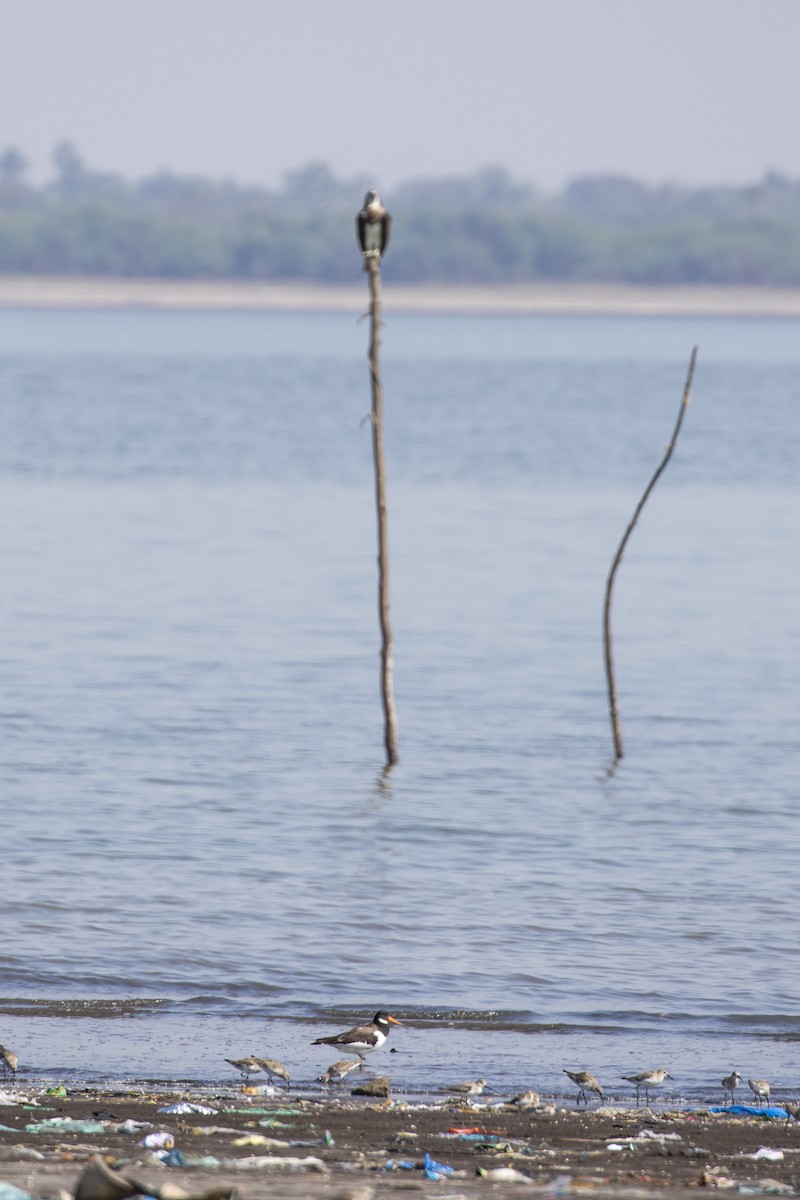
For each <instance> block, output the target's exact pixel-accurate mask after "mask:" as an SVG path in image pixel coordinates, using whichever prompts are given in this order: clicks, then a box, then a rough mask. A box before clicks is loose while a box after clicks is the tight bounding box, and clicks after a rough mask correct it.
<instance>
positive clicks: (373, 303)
mask: <svg viewBox="0 0 800 1200" xmlns="http://www.w3.org/2000/svg"><path fill="white" fill-rule="evenodd" d="M364 270H365V271H367V272H368V274H369V299H370V305H369V311H370V333H369V375H370V383H371V387H372V412H371V424H372V451H373V456H374V459H375V505H376V508H377V514H378V617H379V620H380V628H381V667H382V669H381V698H382V701H383V721H384V744H385V746H386V763H387V766H390V767H391V766H394V764H395V763H396V762H397V760H398V754H397V712H396V710H395V705H394V639H393V637H392V626H391V621H390V617H389V523H388V518H387V515H386V468H385V463H384V457H383V387H382V385H381V374H380V341H381V256H380V253H379V252H378V251H374V250H373V251H367V252H366V253H365V254H364Z"/></svg>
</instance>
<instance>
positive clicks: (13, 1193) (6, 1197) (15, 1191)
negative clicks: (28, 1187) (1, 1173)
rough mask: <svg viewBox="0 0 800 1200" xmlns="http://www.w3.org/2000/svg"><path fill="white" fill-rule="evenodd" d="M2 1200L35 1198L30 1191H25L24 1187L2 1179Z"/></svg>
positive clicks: (0, 1197) (0, 1182) (0, 1199)
mask: <svg viewBox="0 0 800 1200" xmlns="http://www.w3.org/2000/svg"><path fill="white" fill-rule="evenodd" d="M0 1200H33V1197H32V1196H31V1194H30V1192H23V1190H22V1188H18V1187H14V1184H13V1183H6V1182H5V1180H3V1179H0Z"/></svg>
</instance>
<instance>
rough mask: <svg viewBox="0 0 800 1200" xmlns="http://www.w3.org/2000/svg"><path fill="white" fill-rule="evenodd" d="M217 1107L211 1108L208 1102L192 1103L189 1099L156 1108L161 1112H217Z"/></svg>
mask: <svg viewBox="0 0 800 1200" xmlns="http://www.w3.org/2000/svg"><path fill="white" fill-rule="evenodd" d="M217 1111H218V1110H217V1109H216V1108H209V1107H208V1105H207V1104H192V1103H190V1101H188V1100H181V1101H180V1103H178V1104H165V1105H164V1107H163V1108H158V1109H156V1112H160V1113H181V1114H183V1113H206V1114H207V1115H208V1114H211V1113H216V1112H217Z"/></svg>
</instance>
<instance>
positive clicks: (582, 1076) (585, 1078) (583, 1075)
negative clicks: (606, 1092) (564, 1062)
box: [564, 1067, 603, 1104]
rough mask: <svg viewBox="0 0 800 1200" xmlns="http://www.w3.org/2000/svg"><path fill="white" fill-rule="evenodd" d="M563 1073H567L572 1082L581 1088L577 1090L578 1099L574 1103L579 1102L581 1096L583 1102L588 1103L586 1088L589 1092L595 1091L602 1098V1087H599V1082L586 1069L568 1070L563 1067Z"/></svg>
mask: <svg viewBox="0 0 800 1200" xmlns="http://www.w3.org/2000/svg"><path fill="white" fill-rule="evenodd" d="M564 1074H565V1075H569V1077H570V1079H571V1080H572V1082H573V1083H577V1085H578V1087H579V1088H580V1089H581V1090H580V1091H579V1092H578V1099H577V1100H576V1102H575V1103H576V1104H580V1102H581V1096H583V1101H584V1104H588V1103H589V1100H588V1097H587V1095H586V1091H587V1089H588V1090H589V1091H590V1092H595V1093H596V1094H597V1095H598V1096H599V1097H600V1099H601V1100H602V1099H603V1089H602V1088H601V1087H600V1084H599V1083H598V1082H597V1080H596V1079H595V1077H594V1075H591V1074H590V1073H589V1072H588V1071H568V1070H567V1068H566V1067H564Z"/></svg>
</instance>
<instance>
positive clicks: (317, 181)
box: [0, 142, 800, 286]
mask: <svg viewBox="0 0 800 1200" xmlns="http://www.w3.org/2000/svg"><path fill="white" fill-rule="evenodd" d="M53 165H54V169H55V174H54V176H53V178H52V179H51V180H49V181H48V182H46V183H43V184H40V185H35V184H33V183H31V182H30V181H29V179H28V164H27V162H26V160H25V157H24V155H23V154H22V153H21V152H20V151H19V150H16V149H14V148H8V149H6V150H5V151H4V152H3V153H2V154H0V272H3V273H14V274H40V275H60V274H63V275H86V276H92V275H94V276H117V277H151V278H159V279H239V280H291V279H297V280H301V279H302V280H313V281H317V282H321V283H340V282H344V281H352V279H353V277H354V272H355V271H356V270H357V269H358V268H357V263H358V257H357V256H358V250H357V248H356V244H355V234H354V226H353V218H354V216H355V213H356V211H357V209H358V208H359V207H360V205H361V202H362V199H363V194H364V192H365V191H366V189H367V188H368V187H369V186H372V184H373V183H374V181H372V180H370V179H368V178H366V177H365V178H356V179H349V180H342V179H338V178H337V177H336V176H335V175H334V174H333V173H332V172H331V170H330V169H329V168H328V167H326V166H325V165H324V164H320V163H313V164H310V165H308V166H306V167H303V168H300V169H298V170H295V171H290V172H287V174H286V175H285V176H284V179H283V182H282V183H281V185H280V186H279V187H278V188H274V189H269V188H265V187H256V186H248V185H243V184H238V183H234V182H232V181H230V180H223V181H215V180H208V179H202V178H194V177H180V176H176V175H172V174H170V173H167V172H162V173H160V174H158V175H155V176H152V177H148V178H145V179H142V180H139V181H134V182H131V181H128V180H126V179H124V178H122V177H121V176H119V175H116V174H112V173H108V172H101V171H95V170H92V169H90V168H89V167H88V166H87V165H86V164H85V163H84V161H83V159H82V158H81V156H80V154H79V153H78V151H77V150H76V149H75V148H74V147H73V146H72V145H71V144H70V143H66V142H65V143H62V144H61V145H59V146H58V147H56V149H55V152H54V155H53ZM383 198H384V200H385V201H386V203H387V205H388V207H389V208H390V209H391V210H392V212H393V214H394V229H393V233H392V242H391V245H390V248H389V251H388V252H387V256H386V264H385V276H386V278H387V279H388V280H394V281H396V282H403V283H473V284H490V283H523V282H532V281H536V280H550V281H552V280H572V281H597V282H622V283H638V284H678V283H693V284H697V283H708V284H755V285H772V286H797V285H799V284H800V180H796V181H795V180H791V179H788V178H786V177H785V176H782V175H777V174H774V173H773V174H768V175H766V176H765V177H764V179H763V180H761V181H760V182H759V183H757V184H754V185H752V186H748V187H732V186H717V187H705V188H682V187H677V186H672V185H663V186H652V185H648V184H644V183H640V182H637V181H636V180H633V179H628V178H624V177H620V176H612V175H607V176H592V177H586V178H582V179H576V180H574V181H572V182H571V183H569V184H568V185H567V186H566V187H565V188H564V189H563V190H562V191H561V192H560V193H559V194H557V195H545V194H544V193H542V192H540V191H538V190H537V189H536V188H535V187H533V186H530V185H528V184H524V183H520V182H519V181H516V180H514V179H513V178H512V177H511V176H510V175H509V174H508V172H506V171H505V170H503V169H502V168H497V167H494V168H486V169H484V170H481V171H478V172H476V173H474V174H473V175H470V176H462V177H449V178H442V179H423V180H417V181H412V182H407V183H404V184H401V185H399V186H397V187H396V188H394V189H393V190H392V192H391V194H389V193H387V194H386V195H385V196H384V197H383Z"/></svg>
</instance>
